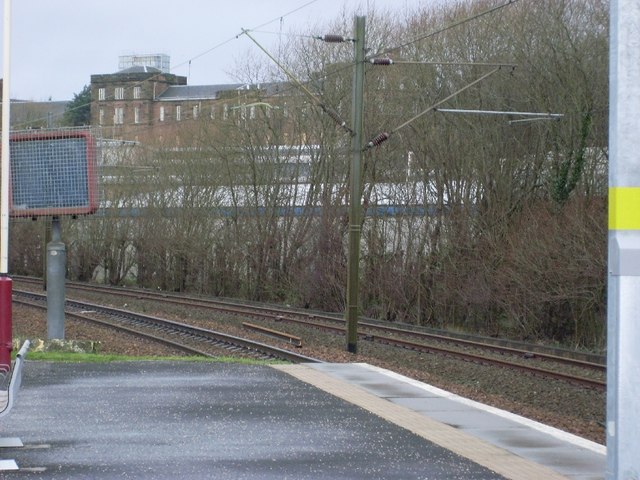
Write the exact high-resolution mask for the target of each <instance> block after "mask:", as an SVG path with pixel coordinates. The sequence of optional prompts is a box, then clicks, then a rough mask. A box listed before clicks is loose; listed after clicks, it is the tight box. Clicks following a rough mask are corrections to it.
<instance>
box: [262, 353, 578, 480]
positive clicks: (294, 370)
mask: <svg viewBox="0 0 640 480" xmlns="http://www.w3.org/2000/svg"><path fill="white" fill-rule="evenodd" d="M273 368H275V369H277V370H280V371H282V372H284V373H287V374H289V375H291V376H293V377H294V378H297V379H298V380H301V381H303V382H305V383H309V384H311V385H313V386H315V387H317V388H319V389H321V390H324V391H325V392H327V393H330V394H331V395H333V396H335V397H338V398H341V399H343V400H345V401H347V402H349V403H351V404H353V405H356V406H358V407H361V408H364V409H365V410H368V411H369V412H371V413H373V414H375V415H377V416H379V417H381V418H383V419H384V420H386V421H388V422H391V423H393V424H395V425H397V426H399V427H402V428H404V429H406V430H409V431H410V432H412V433H414V434H416V435H418V436H420V437H422V438H424V439H426V440H428V441H430V442H432V443H435V444H436V445H439V446H441V447H443V448H445V449H447V450H450V451H452V452H453V453H456V454H458V455H460V456H462V457H465V458H467V459H469V460H471V461H473V462H475V463H477V464H479V465H482V466H483V467H486V468H488V469H489V470H492V471H494V472H495V473H497V474H499V475H502V476H503V477H505V478H507V479H509V480H540V479H545V480H568V477H565V476H564V475H561V474H559V473H558V472H556V471H554V470H551V469H549V468H547V467H545V466H543V465H539V464H537V463H535V462H532V461H531V460H527V459H525V458H522V457H519V456H517V455H515V454H513V453H511V452H508V451H507V450H504V449H502V448H499V447H496V446H495V445H492V444H490V443H488V442H485V441H483V440H480V439H479V438H476V437H474V436H472V435H469V434H467V433H464V432H461V431H460V430H457V429H455V428H453V427H451V426H449V425H446V424H444V423H441V422H438V421H436V420H433V419H430V418H429V417H426V416H424V415H422V414H420V413H418V412H415V411H413V410H410V409H408V408H406V407H403V406H401V405H397V404H395V403H393V402H390V401H388V400H385V399H383V398H380V397H377V396H375V395H372V394H371V393H369V392H367V391H366V390H364V389H362V388H360V387H356V386H354V385H350V384H348V383H346V382H343V381H341V380H338V379H336V378H334V377H332V376H330V375H327V374H326V373H323V372H320V371H318V370H315V369H313V368H311V367H309V366H306V365H273Z"/></svg>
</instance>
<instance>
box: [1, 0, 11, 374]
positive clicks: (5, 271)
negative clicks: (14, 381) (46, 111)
mask: <svg viewBox="0 0 640 480" xmlns="http://www.w3.org/2000/svg"><path fill="white" fill-rule="evenodd" d="M3 27H4V35H3V37H4V39H3V41H4V44H3V45H4V47H3V55H4V57H3V67H2V68H3V70H2V71H3V81H2V82H3V85H2V157H1V160H0V162H1V163H2V165H1V167H0V177H1V178H0V368H3V367H5V366H10V365H11V350H12V341H13V327H12V310H11V306H12V305H11V302H12V300H11V294H12V289H13V284H12V281H11V278H9V171H10V170H9V156H10V155H9V153H10V151H9V150H10V147H9V139H10V130H11V100H10V94H11V85H10V78H11V74H10V71H11V0H4V22H3Z"/></svg>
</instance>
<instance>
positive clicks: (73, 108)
mask: <svg viewBox="0 0 640 480" xmlns="http://www.w3.org/2000/svg"><path fill="white" fill-rule="evenodd" d="M90 123H91V87H90V86H89V85H85V86H84V88H83V89H82V91H81V92H80V93H76V94H74V96H73V100H71V101H70V102H69V103H68V104H67V108H66V109H65V112H64V124H65V125H67V126H70V127H78V126H81V125H89V124H90Z"/></svg>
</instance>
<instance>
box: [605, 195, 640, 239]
mask: <svg viewBox="0 0 640 480" xmlns="http://www.w3.org/2000/svg"><path fill="white" fill-rule="evenodd" d="M609 230H640V187H610V188H609Z"/></svg>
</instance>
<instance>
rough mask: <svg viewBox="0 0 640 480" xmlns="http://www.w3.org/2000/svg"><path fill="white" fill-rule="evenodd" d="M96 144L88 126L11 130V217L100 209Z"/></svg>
mask: <svg viewBox="0 0 640 480" xmlns="http://www.w3.org/2000/svg"><path fill="white" fill-rule="evenodd" d="M95 145H96V142H95V140H94V138H93V136H92V135H91V133H90V131H89V130H77V129H67V130H31V131H22V132H14V133H12V134H11V140H10V149H11V155H10V166H11V195H10V197H11V198H10V214H11V216H18V217H19V216H29V217H37V216H49V215H83V214H90V213H94V212H95V210H96V209H97V208H98V194H97V172H96V146H95Z"/></svg>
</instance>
